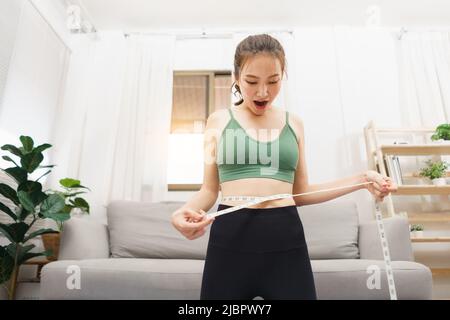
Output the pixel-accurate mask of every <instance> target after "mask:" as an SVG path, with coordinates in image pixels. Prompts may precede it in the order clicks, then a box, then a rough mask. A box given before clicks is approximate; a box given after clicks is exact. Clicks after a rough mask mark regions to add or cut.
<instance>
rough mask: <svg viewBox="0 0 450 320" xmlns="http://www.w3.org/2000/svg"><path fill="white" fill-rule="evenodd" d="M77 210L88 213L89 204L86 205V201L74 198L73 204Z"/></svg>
mask: <svg viewBox="0 0 450 320" xmlns="http://www.w3.org/2000/svg"><path fill="white" fill-rule="evenodd" d="M73 204H74V205H75V206H76V207H77V208H80V209H83V210H85V211H87V212H89V203H87V201H86V200H84V199H83V198H75V201H74V203H73Z"/></svg>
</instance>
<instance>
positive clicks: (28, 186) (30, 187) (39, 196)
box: [17, 181, 47, 206]
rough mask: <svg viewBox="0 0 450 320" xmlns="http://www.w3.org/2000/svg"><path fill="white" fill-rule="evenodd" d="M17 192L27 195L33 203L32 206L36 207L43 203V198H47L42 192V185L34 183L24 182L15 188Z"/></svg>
mask: <svg viewBox="0 0 450 320" xmlns="http://www.w3.org/2000/svg"><path fill="white" fill-rule="evenodd" d="M17 191H25V192H26V193H28V194H29V195H30V197H31V200H32V201H33V203H34V206H37V205H38V204H40V203H41V202H42V201H44V199H45V198H47V195H46V194H45V193H43V192H42V185H41V184H40V183H39V182H36V181H25V182H24V183H21V184H20V185H19V186H18V187H17Z"/></svg>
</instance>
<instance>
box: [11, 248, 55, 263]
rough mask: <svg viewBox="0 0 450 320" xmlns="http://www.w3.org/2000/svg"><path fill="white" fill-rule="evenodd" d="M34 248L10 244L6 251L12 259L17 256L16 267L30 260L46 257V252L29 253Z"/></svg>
mask: <svg viewBox="0 0 450 320" xmlns="http://www.w3.org/2000/svg"><path fill="white" fill-rule="evenodd" d="M35 247H36V246H35V245H34V244H30V245H21V244H15V243H11V244H10V245H8V247H7V249H6V250H7V252H8V254H9V255H10V256H12V257H15V256H16V254H17V265H21V264H23V263H24V262H26V261H27V260H29V259H31V258H34V257H39V256H45V255H47V251H44V252H30V251H31V250H32V249H34V248H35Z"/></svg>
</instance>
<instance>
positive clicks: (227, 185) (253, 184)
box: [220, 178, 295, 208]
mask: <svg viewBox="0 0 450 320" xmlns="http://www.w3.org/2000/svg"><path fill="white" fill-rule="evenodd" d="M220 188H221V192H222V195H221V196H222V197H228V196H253V197H265V196H271V195H274V194H280V193H283V194H284V193H289V194H292V183H289V182H286V181H281V180H275V179H267V178H246V179H239V180H231V181H225V182H222V183H221V184H220ZM246 202H248V201H243V200H233V201H220V203H221V204H224V205H228V206H237V205H240V204H243V203H246ZM292 205H295V201H294V198H286V199H278V200H268V201H265V202H262V203H258V204H255V205H252V206H250V207H249V208H277V207H287V206H292Z"/></svg>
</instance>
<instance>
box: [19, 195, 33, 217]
mask: <svg viewBox="0 0 450 320" xmlns="http://www.w3.org/2000/svg"><path fill="white" fill-rule="evenodd" d="M17 195H18V197H19V201H20V203H21V204H22V206H23V207H24V208H25V210H27V211H30V212H34V206H35V205H34V203H33V200H32V199H31V197H30V195H29V194H28V193H26V192H25V191H19V192H17Z"/></svg>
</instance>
